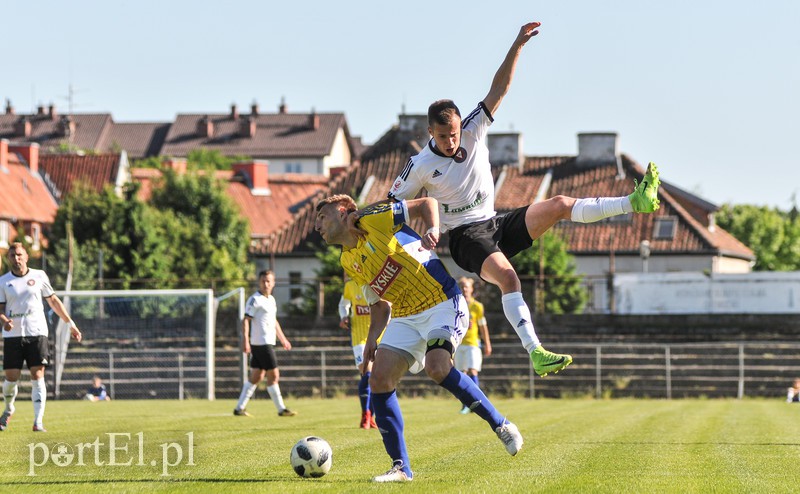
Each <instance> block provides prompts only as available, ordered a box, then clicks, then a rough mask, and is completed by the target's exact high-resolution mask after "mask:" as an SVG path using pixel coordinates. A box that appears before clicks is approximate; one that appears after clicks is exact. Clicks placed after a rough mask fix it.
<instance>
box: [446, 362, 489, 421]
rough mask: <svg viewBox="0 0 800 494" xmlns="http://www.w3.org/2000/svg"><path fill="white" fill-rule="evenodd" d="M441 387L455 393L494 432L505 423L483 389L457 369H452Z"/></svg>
mask: <svg viewBox="0 0 800 494" xmlns="http://www.w3.org/2000/svg"><path fill="white" fill-rule="evenodd" d="M439 386H441V387H443V388H444V389H446V390H447V391H450V392H451V393H453V396H455V397H456V398H458V399H459V401H460V402H461V403H463V404H464V406H466V407H469V408H470V410H472V411H473V412H475V413H476V414H478V416H479V417H480V418H482V419H483V420H485V421H486V422H488V423H489V425H490V426H491V427H492V430H493V431H494V430H495V429H497V428H498V427H500V426H501V425H503V423H504V422H505V418H504V417H503V416H502V415H500V413H499V412H498V411H497V409H496V408H495V407H494V405H492V403H491V402H490V401H489V398H487V397H486V395H485V394H483V391H481V388H479V387H478V386H477V385H476V384H475V383H474V382H472V380H471V379H469V378H468V377H467V376H466V374H464V373H463V372H459V371H457V370H456V369H455V367H451V368H450V373H449V374H447V377H445V378H444V380H443V381H442V382H440V383H439Z"/></svg>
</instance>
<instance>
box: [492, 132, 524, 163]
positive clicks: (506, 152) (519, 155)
mask: <svg viewBox="0 0 800 494" xmlns="http://www.w3.org/2000/svg"><path fill="white" fill-rule="evenodd" d="M487 137H488V138H487V145H488V147H489V163H491V164H492V167H498V168H499V167H503V166H505V165H511V166H515V167H517V168H519V169H520V170H521V169H522V166H523V165H524V164H525V154H524V152H523V149H522V134H521V133H519V132H508V133H500V134H489V135H488V136H487Z"/></svg>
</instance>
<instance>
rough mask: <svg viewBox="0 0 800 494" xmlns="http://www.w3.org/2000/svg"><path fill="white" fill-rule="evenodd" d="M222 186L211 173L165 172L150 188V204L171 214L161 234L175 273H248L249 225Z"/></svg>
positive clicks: (237, 276)
mask: <svg viewBox="0 0 800 494" xmlns="http://www.w3.org/2000/svg"><path fill="white" fill-rule="evenodd" d="M224 187H225V185H224V184H222V183H221V182H220V181H219V180H216V179H215V178H214V177H213V175H212V174H211V173H205V174H201V173H195V172H189V173H186V174H183V175H178V174H176V173H174V172H173V171H171V170H165V171H164V182H163V184H162V185H161V187H158V188H156V189H154V190H153V196H152V199H151V204H152V206H153V207H154V208H156V209H158V210H161V211H169V214H170V215H171V216H170V217H169V218H164V223H163V225H164V226H165V230H164V232H163V234H164V235H165V236H167V237H168V238H169V239H170V242H171V243H170V245H172V246H173V248H174V249H175V251H176V254H177V255H176V256H174V262H173V272H174V273H175V274H176V275H178V276H179V277H184V278H188V277H194V278H198V277H199V278H222V279H228V280H243V279H245V278H247V277H248V275H249V274H250V271H251V267H250V265H249V263H248V262H247V252H248V246H249V244H250V232H249V226H248V224H247V221H246V220H245V219H244V218H243V217H242V216H241V214H240V213H239V210H238V209H237V207H236V205H235V204H234V203H233V201H232V200H231V199H230V197H229V196H228V195H227V194H226V192H225V188H224Z"/></svg>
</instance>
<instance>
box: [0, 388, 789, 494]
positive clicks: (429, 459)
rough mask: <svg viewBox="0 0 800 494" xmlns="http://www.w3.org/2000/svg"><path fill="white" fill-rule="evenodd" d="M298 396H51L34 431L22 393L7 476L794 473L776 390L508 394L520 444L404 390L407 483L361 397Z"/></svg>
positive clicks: (20, 488) (737, 477)
mask: <svg viewBox="0 0 800 494" xmlns="http://www.w3.org/2000/svg"><path fill="white" fill-rule="evenodd" d="M262 392H263V390H261V391H259V393H262ZM287 402H288V404H289V405H290V406H291V407H292V408H293V409H296V410H297V411H298V412H299V415H298V416H297V417H291V418H289V417H286V418H279V417H277V415H276V413H275V409H274V408H273V406H272V402H271V401H269V400H264V399H259V400H255V401H253V402H251V404H250V406H249V407H248V410H249V411H251V412H252V413H253V414H254V415H255V416H254V417H251V418H247V417H234V416H233V415H232V414H231V410H232V409H233V406H234V402H233V401H230V400H224V401H216V402H208V401H200V400H193V401H183V402H179V401H114V402H108V403H90V402H82V401H62V402H58V401H53V400H51V401H50V402H49V403H48V405H47V413H46V415H45V425H46V426H47V428H48V430H49V432H47V433H33V432H31V430H30V423H31V421H32V419H31V417H32V407H31V404H30V402H29V401H27V400H21V401H20V402H19V403H18V409H17V413H16V414H15V416H14V418H13V420H12V422H11V427H10V428H9V430H8V431H5V432H2V433H0V452H2V455H3V458H2V468H0V485H2V486H4V487H3V488H2V491H3V492H15V493H16V492H34V491H38V492H41V491H46V492H73V493H84V492H108V491H112V492H123V491H124V492H194V493H201V492H215V493H216V492H242V491H247V492H274V493H294V492H359V493H360V492H400V491H401V490H402V492H404V493H412V492H424V493H429V492H436V493H446V492H464V493H479V492H492V493H494V492H502V493H515V492H545V491H547V492H570V491H573V492H615V493H616V492H770V493H773V492H791V491H795V490H796V489H797V473H796V471H795V468H796V467H797V462H798V458H800V406H797V405H788V404H786V403H783V402H781V401H780V400H773V401H767V400H744V401H735V400H673V401H660V400H588V399H587V400H584V399H574V400H572V399H570V400H544V399H537V400H525V399H514V400H496V401H495V404H496V405H497V407H498V409H500V410H501V411H502V412H504V413H506V414H507V415H508V417H509V418H510V419H511V420H512V421H514V422H515V423H516V424H517V425H518V426H519V428H520V430H521V431H522V433H523V435H524V436H525V441H526V442H525V446H524V447H523V449H522V451H521V452H520V453H519V454H518V455H517V456H516V457H510V456H509V455H508V454H507V453H506V452H505V449H504V448H503V446H502V444H501V443H500V441H499V440H498V439H497V438H496V436H495V435H494V434H493V433H492V432H491V431H490V430H489V427H488V426H487V425H486V424H485V423H484V422H483V421H482V420H480V419H479V418H478V417H477V416H475V415H460V414H459V413H458V410H459V408H460V405H459V404H458V403H457V402H456V401H455V400H446V399H440V398H434V399H419V398H418V399H404V398H401V404H402V406H403V410H404V415H405V419H406V437H407V440H408V444H409V450H410V455H411V462H412V468H413V469H414V472H415V477H414V481H413V482H412V483H410V484H404V485H376V484H372V483H370V478H371V477H372V476H373V475H376V474H379V473H383V472H384V471H385V470H387V469H388V468H389V466H390V462H389V460H388V457H387V456H386V453H385V452H384V450H383V445H382V443H381V441H380V435H379V433H378V432H377V431H376V430H368V431H365V430H361V429H358V428H357V422H358V418H359V410H358V401H357V399H356V398H354V397H353V398H342V399H332V400H313V399H307V400H295V399H289V400H287ZM312 434H313V435H319V436H321V437H323V438H325V439H326V440H328V442H330V444H331V446H332V447H333V451H334V453H333V468H332V470H331V472H330V473H329V474H328V475H327V476H325V477H323V478H321V479H301V478H300V477H297V476H296V475H295V474H294V472H293V471H292V469H291V467H290V466H289V450H290V448H291V446H292V445H293V444H294V442H295V441H297V440H298V439H299V438H301V437H302V436H305V435H312ZM112 439H113V441H114V447H113V450H112V448H111V446H110V441H111V440H112ZM79 444H84V445H85V446H82V447H81V446H78V445H79ZM59 448H61V452H64V453H67V454H70V453H71V454H72V455H73V456H72V457H71V460H70V461H69V462H67V459H69V458H70V457H69V456H59V455H58V453H59ZM45 450H46V451H47V453H46V452H45ZM79 450H82V453H83V458H82V461H79V457H78V452H79ZM179 451H180V453H182V458H180V459H179V458H178V452H179ZM112 454H113V455H114V457H113V459H112V458H111V455H112ZM165 454H166V461H164V458H165V456H164V455H165ZM112 460H113V461H112ZM56 462H60V463H61V464H56ZM110 463H113V464H110ZM62 464H63V465H62ZM98 464H102V465H98ZM165 473H166V475H165Z"/></svg>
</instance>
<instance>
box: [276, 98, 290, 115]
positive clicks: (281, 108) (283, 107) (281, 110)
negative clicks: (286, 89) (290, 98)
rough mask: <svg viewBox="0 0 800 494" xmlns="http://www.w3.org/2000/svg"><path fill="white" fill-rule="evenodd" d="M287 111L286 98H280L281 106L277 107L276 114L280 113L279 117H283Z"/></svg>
mask: <svg viewBox="0 0 800 494" xmlns="http://www.w3.org/2000/svg"><path fill="white" fill-rule="evenodd" d="M287 111H288V109H287V108H286V98H284V97H283V96H281V104H280V106H279V107H278V113H280V114H281V115H284V114H286V112H287Z"/></svg>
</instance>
